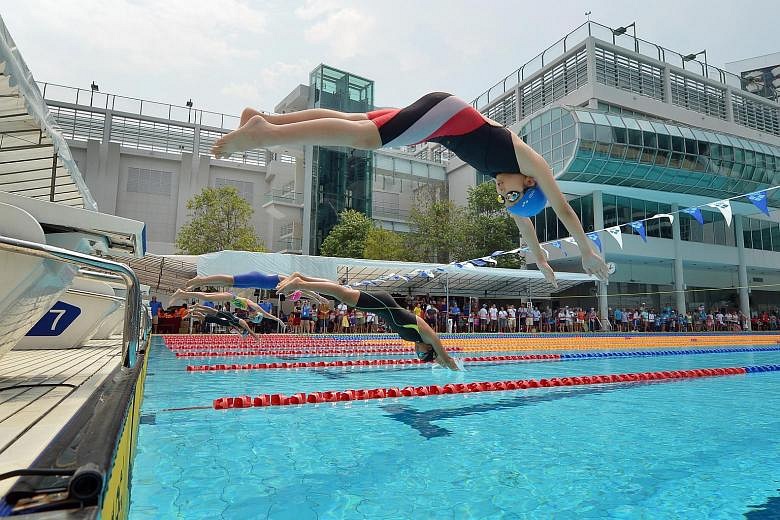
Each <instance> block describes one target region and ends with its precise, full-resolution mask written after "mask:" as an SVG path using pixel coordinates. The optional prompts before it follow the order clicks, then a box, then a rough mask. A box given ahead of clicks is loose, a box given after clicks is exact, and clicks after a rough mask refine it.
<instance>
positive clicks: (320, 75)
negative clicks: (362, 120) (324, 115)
mask: <svg viewBox="0 0 780 520" xmlns="http://www.w3.org/2000/svg"><path fill="white" fill-rule="evenodd" d="M309 86H310V89H309V108H329V109H333V110H339V111H341V112H368V111H370V110H373V109H374V82H373V81H371V80H368V79H365V78H361V77H360V76H356V75H354V74H351V73H349V72H344V71H341V70H338V69H335V68H333V67H329V66H327V65H320V66H319V67H317V68H316V69H314V70H313V71H312V73H311V75H310V81H309ZM307 148H311V149H310V150H308V149H307V151H306V154H307V159H308V158H309V157H308V154H309V153H310V154H311V156H310V159H309V160H307V161H306V180H305V182H306V184H309V183H310V185H309V186H305V187H304V193H307V194H308V193H310V198H311V204H308V205H306V206H304V207H305V208H310V215H309V217H308V222H309V226H308V237H307V233H306V230H304V241H306V240H307V238H308V244H309V248H308V253H309V254H318V253H319V249H320V245H321V244H322V241H323V240H324V239H325V237H326V236H328V233H329V232H330V230H331V229H332V228H333V226H334V225H335V224H336V222H337V221H338V215H339V213H340V212H341V211H343V210H345V209H354V210H357V211H360V212H361V213H365V214H366V215H368V216H369V217H370V216H371V209H372V203H371V199H372V198H371V190H372V188H371V181H372V177H373V176H372V173H373V169H374V167H373V156H374V153H373V152H371V151H366V150H355V149H352V148H343V147H330V146H313V147H307ZM309 190H311V191H310V192H309ZM304 211H305V210H304ZM304 219H306V215H304Z"/></svg>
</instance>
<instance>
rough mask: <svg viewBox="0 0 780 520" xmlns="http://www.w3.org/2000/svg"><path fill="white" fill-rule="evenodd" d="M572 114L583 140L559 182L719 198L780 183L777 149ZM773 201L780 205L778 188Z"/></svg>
mask: <svg viewBox="0 0 780 520" xmlns="http://www.w3.org/2000/svg"><path fill="white" fill-rule="evenodd" d="M573 114H574V117H575V119H576V120H577V131H578V137H579V139H578V141H577V149H576V152H575V154H574V157H573V159H572V161H571V164H570V165H569V166H568V168H566V171H565V172H564V173H563V174H562V175H561V176H560V177H559V179H560V180H565V181H577V182H591V183H594V184H604V185H614V186H628V187H637V188H644V189H650V190H654V191H667V192H676V193H692V194H697V195H704V196H709V197H713V198H716V199H720V198H727V197H730V196H734V195H741V194H745V193H750V192H752V191H757V190H760V189H763V188H767V187H769V186H771V185H776V184H777V183H778V182H780V148H778V147H774V146H769V145H766V144H764V143H759V142H757V141H749V140H747V139H742V138H739V137H735V136H732V135H727V134H720V133H714V132H710V131H707V130H701V129H698V128H689V127H684V126H676V125H671V124H668V123H662V122H658V121H650V120H646V119H638V118H635V117H628V116H625V115H618V114H613V113H606V114H605V113H601V112H592V111H588V110H581V109H578V110H575V111H573ZM540 117H541V116H540ZM529 126H530V124H529ZM770 204H772V205H780V194H779V193H777V192H776V191H775V192H772V193H771V195H770Z"/></svg>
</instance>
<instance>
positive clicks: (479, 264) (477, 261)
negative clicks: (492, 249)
mask: <svg viewBox="0 0 780 520" xmlns="http://www.w3.org/2000/svg"><path fill="white" fill-rule="evenodd" d="M468 263H470V264H473V265H476V266H477V267H485V266H486V265H487V262H485V261H484V260H482V259H481V258H475V259H474V260H470V261H469V262H468Z"/></svg>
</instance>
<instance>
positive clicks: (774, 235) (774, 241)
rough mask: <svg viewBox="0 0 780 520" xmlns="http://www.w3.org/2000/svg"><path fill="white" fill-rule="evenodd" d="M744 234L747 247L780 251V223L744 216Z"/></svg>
mask: <svg viewBox="0 0 780 520" xmlns="http://www.w3.org/2000/svg"><path fill="white" fill-rule="evenodd" d="M742 235H743V237H744V239H745V247H746V248H748V249H761V250H764V251H780V223H778V222H771V221H768V220H759V219H756V218H743V220H742Z"/></svg>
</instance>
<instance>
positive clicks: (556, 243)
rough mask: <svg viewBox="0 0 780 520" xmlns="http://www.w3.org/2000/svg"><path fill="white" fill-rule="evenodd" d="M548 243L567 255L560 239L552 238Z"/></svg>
mask: <svg viewBox="0 0 780 520" xmlns="http://www.w3.org/2000/svg"><path fill="white" fill-rule="evenodd" d="M550 245H552V246H553V247H557V248H558V249H560V250H561V251H562V252H563V256H569V253H567V252H566V250H565V249H564V248H563V244H561V241H560V240H553V241H552V242H550Z"/></svg>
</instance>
